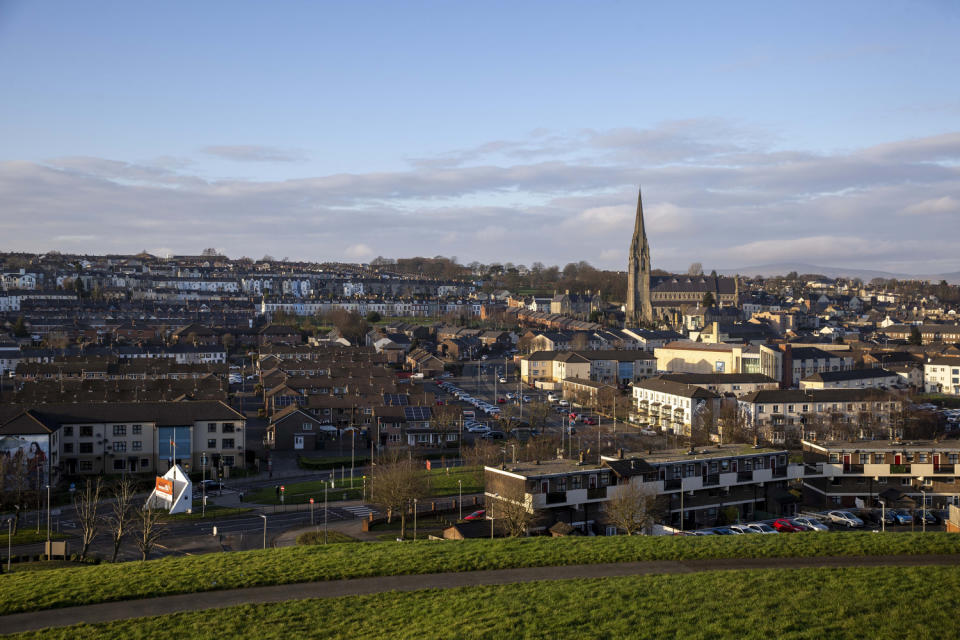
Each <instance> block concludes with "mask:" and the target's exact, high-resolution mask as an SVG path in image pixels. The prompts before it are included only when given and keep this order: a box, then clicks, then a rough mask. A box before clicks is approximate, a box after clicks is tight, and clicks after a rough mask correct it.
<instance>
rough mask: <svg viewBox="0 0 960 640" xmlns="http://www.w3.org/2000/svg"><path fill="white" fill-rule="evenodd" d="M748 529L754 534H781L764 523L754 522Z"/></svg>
mask: <svg viewBox="0 0 960 640" xmlns="http://www.w3.org/2000/svg"><path fill="white" fill-rule="evenodd" d="M747 528H748V529H750V530H751V531H753V532H754V533H780V532H779V531H777V530H776V529H774V528H773V527H771V526H770V525H768V524H764V523H763V522H753V523H750V524H748V525H747Z"/></svg>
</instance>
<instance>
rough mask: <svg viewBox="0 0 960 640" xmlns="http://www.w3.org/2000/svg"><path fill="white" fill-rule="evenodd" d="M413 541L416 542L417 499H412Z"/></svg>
mask: <svg viewBox="0 0 960 640" xmlns="http://www.w3.org/2000/svg"><path fill="white" fill-rule="evenodd" d="M413 541H414V542H416V541H417V499H416V498H414V499H413Z"/></svg>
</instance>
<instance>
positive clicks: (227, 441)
mask: <svg viewBox="0 0 960 640" xmlns="http://www.w3.org/2000/svg"><path fill="white" fill-rule="evenodd" d="M417 439H418V440H419V438H417ZM223 448H224V449H234V448H235V447H234V446H233V438H224V439H223Z"/></svg>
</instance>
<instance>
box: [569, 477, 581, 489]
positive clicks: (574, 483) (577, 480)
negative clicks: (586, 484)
mask: <svg viewBox="0 0 960 640" xmlns="http://www.w3.org/2000/svg"><path fill="white" fill-rule="evenodd" d="M582 481H583V480H582V478H581V477H580V476H571V478H570V488H571V489H579V488H580V485H581V483H582Z"/></svg>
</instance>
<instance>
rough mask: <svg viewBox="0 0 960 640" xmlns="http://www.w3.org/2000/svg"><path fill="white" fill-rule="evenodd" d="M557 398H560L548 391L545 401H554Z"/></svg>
mask: <svg viewBox="0 0 960 640" xmlns="http://www.w3.org/2000/svg"><path fill="white" fill-rule="evenodd" d="M559 399H560V396H558V395H557V394H555V393H548V394H547V402H556V401H557V400H559Z"/></svg>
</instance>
